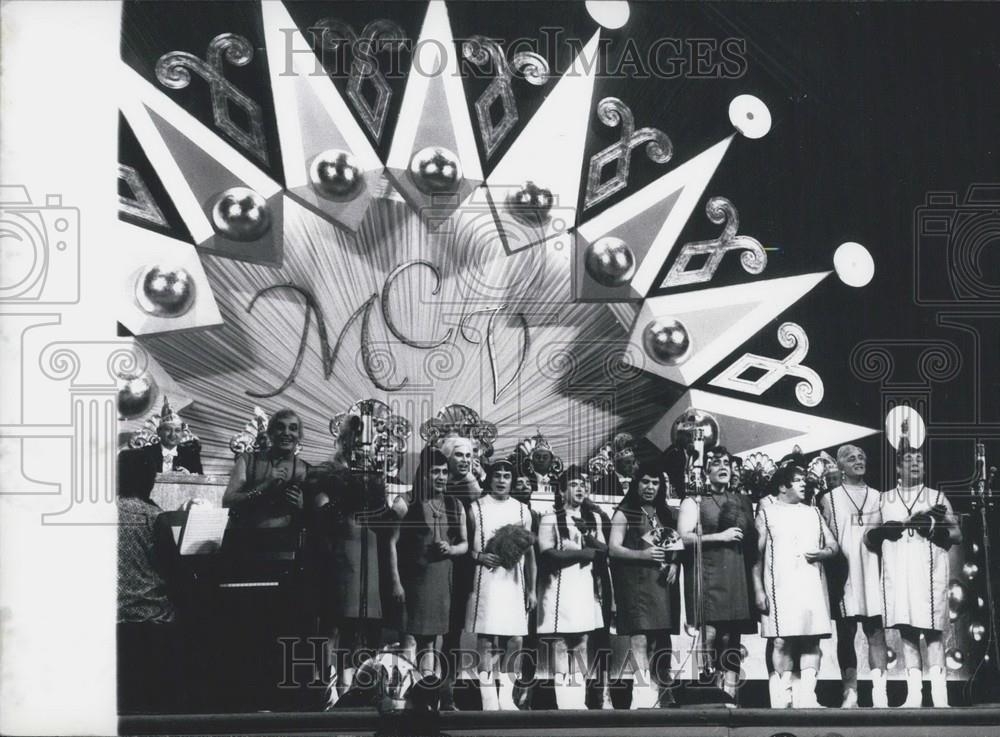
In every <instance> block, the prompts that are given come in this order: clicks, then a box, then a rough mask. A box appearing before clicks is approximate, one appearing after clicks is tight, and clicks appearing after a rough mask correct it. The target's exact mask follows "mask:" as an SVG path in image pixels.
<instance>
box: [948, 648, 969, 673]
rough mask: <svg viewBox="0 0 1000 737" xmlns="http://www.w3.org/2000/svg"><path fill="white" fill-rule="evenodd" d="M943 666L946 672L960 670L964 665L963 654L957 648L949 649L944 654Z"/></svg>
mask: <svg viewBox="0 0 1000 737" xmlns="http://www.w3.org/2000/svg"><path fill="white" fill-rule="evenodd" d="M944 664H945V665H947V666H948V670H962V666H963V665H965V653H963V652H962V651H961V650H959V649H958V648H957V647H953V648H951V649H949V650H948V652H946V653H945V654H944Z"/></svg>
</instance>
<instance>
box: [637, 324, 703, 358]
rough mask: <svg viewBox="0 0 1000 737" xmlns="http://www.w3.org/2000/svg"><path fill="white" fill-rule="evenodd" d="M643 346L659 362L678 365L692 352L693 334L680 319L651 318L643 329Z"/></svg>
mask: <svg viewBox="0 0 1000 737" xmlns="http://www.w3.org/2000/svg"><path fill="white" fill-rule="evenodd" d="M642 347H643V348H644V349H645V350H646V354H647V355H648V356H649V357H650V358H652V359H653V360H654V361H656V362H657V363H660V364H663V365H664V366H677V365H680V364H682V363H684V362H685V361H686V360H687V359H688V356H689V355H690V354H691V336H690V335H689V334H688V330H687V328H686V327H684V323H682V322H681V321H680V320H674V319H672V318H669V317H665V318H659V319H656V320H651V321H650V322H649V324H648V325H646V328H645V329H644V330H643V331H642Z"/></svg>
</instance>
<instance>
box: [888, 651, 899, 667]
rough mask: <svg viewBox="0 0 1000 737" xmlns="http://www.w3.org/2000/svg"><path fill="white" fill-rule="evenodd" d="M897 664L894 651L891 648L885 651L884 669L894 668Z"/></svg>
mask: <svg viewBox="0 0 1000 737" xmlns="http://www.w3.org/2000/svg"><path fill="white" fill-rule="evenodd" d="M896 663H897V656H896V651H895V650H893V649H892V648H891V647H887V648H886V649H885V667H886V668H895V667H896Z"/></svg>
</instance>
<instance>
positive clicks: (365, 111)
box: [312, 18, 406, 141]
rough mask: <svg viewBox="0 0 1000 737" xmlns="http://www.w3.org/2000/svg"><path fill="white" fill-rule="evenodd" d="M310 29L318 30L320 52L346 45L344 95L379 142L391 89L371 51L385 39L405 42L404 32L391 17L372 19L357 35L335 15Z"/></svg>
mask: <svg viewBox="0 0 1000 737" xmlns="http://www.w3.org/2000/svg"><path fill="white" fill-rule="evenodd" d="M312 29H314V30H316V29H318V30H319V33H320V39H321V43H322V48H323V50H324V51H337V50H338V49H339V48H340V46H341V44H344V43H347V44H350V46H351V51H352V54H353V59H352V61H351V69H350V71H349V72H348V78H347V97H348V98H349V99H350V101H351V104H352V105H354V109H355V110H356V111H357V113H358V116H359V117H360V118H361V122H363V123H364V124H365V127H366V128H367V129H368V132H369V133H371V135H372V138H374V139H375V140H376V141H380V140H381V139H382V133H383V131H384V130H385V120H386V116H387V115H388V114H389V101H390V100H392V90H391V89H390V88H389V83H388V82H386V81H385V75H384V74H382V72H381V70H379V68H378V62H377V61H376V59H375V54H376V53H377V52H378V51H379V48H380V46H381V45H382V44H383V43H385V42H393V43H400V42H402V41H405V40H406V33H405V31H403V29H402V28H401V27H400V26H399V24H397V23H395V22H393V21H391V20H373V21H371V22H370V23H369V24H368V25H366V26H365V27H364V28H362V29H361V33H360V34H358V33H356V32H355V30H354V29H353V28H352V27H351V26H350V25H349V24H347V23H345V22H344V21H342V20H337V19H336V18H323V19H321V20H318V21H316V22H315V23H314V24H313V25H312ZM366 84H368V85H370V86H371V90H370V91H366V90H365V85H366ZM369 99H371V100H372V102H369Z"/></svg>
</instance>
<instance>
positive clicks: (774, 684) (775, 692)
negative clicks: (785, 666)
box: [767, 673, 786, 709]
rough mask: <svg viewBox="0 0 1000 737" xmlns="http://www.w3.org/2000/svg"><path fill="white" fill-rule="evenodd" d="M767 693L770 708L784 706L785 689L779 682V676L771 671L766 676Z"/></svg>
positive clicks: (782, 707) (781, 707)
mask: <svg viewBox="0 0 1000 737" xmlns="http://www.w3.org/2000/svg"><path fill="white" fill-rule="evenodd" d="M767 693H768V695H769V696H770V697H771V708H772V709H784V708H785V697H786V694H785V689H784V686H782V684H781V676H779V675H778V674H777V673H772V674H771V675H769V676H768V677H767Z"/></svg>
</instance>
